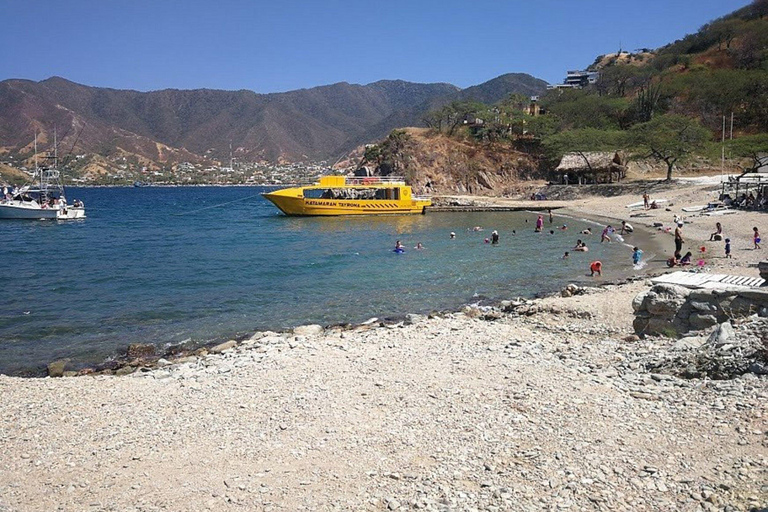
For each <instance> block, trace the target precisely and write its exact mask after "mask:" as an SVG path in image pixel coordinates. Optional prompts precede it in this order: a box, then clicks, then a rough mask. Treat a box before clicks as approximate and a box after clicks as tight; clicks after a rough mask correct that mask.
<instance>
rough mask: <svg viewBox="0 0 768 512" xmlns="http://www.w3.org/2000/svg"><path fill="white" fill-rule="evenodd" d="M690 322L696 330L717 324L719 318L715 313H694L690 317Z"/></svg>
mask: <svg viewBox="0 0 768 512" xmlns="http://www.w3.org/2000/svg"><path fill="white" fill-rule="evenodd" d="M688 324H689V325H690V326H691V329H692V330H694V331H700V330H702V329H707V328H709V327H712V326H713V325H716V324H717V318H716V317H715V316H714V315H708V314H704V313H693V314H692V315H691V316H689V317H688Z"/></svg>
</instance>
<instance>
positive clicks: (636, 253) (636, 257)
mask: <svg viewBox="0 0 768 512" xmlns="http://www.w3.org/2000/svg"><path fill="white" fill-rule="evenodd" d="M642 257H643V251H641V250H640V248H639V247H633V248H632V263H633V264H635V265H637V264H638V263H640V259H641V258H642Z"/></svg>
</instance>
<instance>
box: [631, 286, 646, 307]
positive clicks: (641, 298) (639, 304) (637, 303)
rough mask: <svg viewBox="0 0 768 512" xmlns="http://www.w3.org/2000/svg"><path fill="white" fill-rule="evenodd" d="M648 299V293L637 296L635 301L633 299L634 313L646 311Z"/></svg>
mask: <svg viewBox="0 0 768 512" xmlns="http://www.w3.org/2000/svg"><path fill="white" fill-rule="evenodd" d="M647 297H648V292H647V291H646V292H642V293H639V294H637V295H636V296H635V298H634V299H632V309H633V310H634V311H646V310H647V305H646V302H645V301H646V298H647Z"/></svg>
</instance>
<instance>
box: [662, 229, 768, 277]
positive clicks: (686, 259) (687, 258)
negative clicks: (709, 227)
mask: <svg viewBox="0 0 768 512" xmlns="http://www.w3.org/2000/svg"><path fill="white" fill-rule="evenodd" d="M676 221H677V224H676V227H675V233H674V236H675V252H674V253H673V255H672V257H671V258H669V259H668V260H667V266H669V267H675V266H678V265H679V266H687V265H690V264H691V258H692V257H693V254H692V253H691V251H687V252H686V253H685V254H684V255H681V254H682V251H683V244H684V243H686V241H685V238H684V237H683V226H684V225H685V222H684V221H683V219H682V218H678V219H676ZM724 237H725V235H724V233H723V225H722V224H721V223H720V222H717V223H715V231H714V232H713V233H711V234H710V235H709V241H710V242H719V241H723V242H724V247H723V249H724V251H725V256H724V257H725V258H729V259H730V258H731V257H732V256H731V239H730V238H728V237H725V239H724ZM760 242H761V238H760V230H759V229H758V227H757V226H755V227H753V228H752V249H760ZM699 251H700V252H701V256H702V257H701V258H700V259H699V261H698V263H697V264H698V266H699V267H703V266H704V264H705V262H704V258H703V256H704V254H705V253H706V247H704V246H701V248H700V249H699Z"/></svg>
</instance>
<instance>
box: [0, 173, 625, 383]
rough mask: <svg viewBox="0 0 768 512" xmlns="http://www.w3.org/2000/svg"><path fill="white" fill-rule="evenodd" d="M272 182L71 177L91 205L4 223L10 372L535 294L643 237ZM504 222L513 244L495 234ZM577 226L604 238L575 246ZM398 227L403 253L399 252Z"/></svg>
mask: <svg viewBox="0 0 768 512" xmlns="http://www.w3.org/2000/svg"><path fill="white" fill-rule="evenodd" d="M263 190H264V189H261V188H256V187H232V188H223V187H189V188H184V187H181V188H160V187H150V188H101V189H98V188H97V189H70V190H68V196H69V197H70V199H74V198H78V199H82V200H83V201H85V204H86V209H87V214H88V218H87V219H84V220H80V221H69V222H59V223H57V222H54V221H4V222H2V223H0V240H2V267H3V275H4V276H6V278H5V280H4V283H3V286H2V287H1V288H0V373H11V374H15V373H22V372H34V371H37V370H40V369H41V368H43V367H44V365H45V364H47V363H48V362H50V361H52V360H55V359H59V358H65V357H66V358H72V359H73V361H74V363H75V364H74V366H77V365H78V364H79V365H84V364H88V363H94V362H100V361H103V360H104V359H105V358H108V357H110V356H113V355H116V354H119V353H121V351H123V350H124V349H125V347H126V346H127V345H128V344H130V343H154V344H157V345H159V346H165V345H168V344H174V343H180V342H184V341H191V343H192V344H202V343H207V342H211V341H217V340H224V339H227V338H230V337H233V336H237V335H240V334H245V333H248V332H253V331H256V330H265V329H273V330H279V329H286V328H289V327H291V326H295V325H299V324H305V323H320V324H329V323H338V322H360V321H364V320H366V319H368V318H370V317H373V316H376V317H380V318H384V317H391V316H397V315H402V314H405V313H409V312H416V313H424V312H430V311H434V310H441V309H450V308H457V307H459V306H460V305H462V304H466V303H469V302H475V301H478V300H480V299H483V298H484V299H501V298H509V297H516V296H532V295H536V294H540V293H545V292H548V291H552V290H555V289H558V288H560V287H561V286H562V285H563V284H564V283H566V282H579V281H587V280H589V277H587V273H588V272H587V268H588V264H589V262H590V261H592V260H594V259H601V260H602V261H603V262H604V263H606V272H605V276H604V279H610V278H618V277H623V276H625V275H626V274H627V273H628V272H631V249H629V248H627V247H626V246H624V245H622V244H619V243H613V244H602V245H601V244H599V238H600V236H599V230H598V231H597V233H596V234H593V235H592V236H591V237H584V236H582V235H580V234H579V233H578V232H579V231H580V230H581V229H583V228H584V227H585V226H586V225H587V224H585V223H584V222H583V221H576V220H573V219H564V218H561V217H557V216H556V218H555V224H553V225H552V226H550V224H549V223H548V222H545V228H546V230H547V231H548V230H549V229H550V227H555V226H558V225H561V224H562V223H563V222H566V223H567V224H568V226H569V229H568V230H567V231H560V230H556V231H555V234H554V235H550V234H548V233H546V232H545V233H544V234H538V233H534V232H533V227H534V222H535V219H536V215H535V214H532V213H430V214H427V215H410V216H394V217H387V216H381V217H366V218H350V217H336V218H295V217H285V216H283V215H281V214H278V213H277V210H276V209H275V208H274V207H273V206H272V205H271V204H270V203H269V202H267V201H266V200H264V199H262V198H261V197H260V196H258V193H259V192H261V191H263ZM222 203H229V204H227V205H225V206H223V207H216V205H220V204H222ZM526 220H527V221H528V222H526ZM474 226H482V227H483V228H484V231H482V232H473V231H472V230H471V229H472V227H474ZM494 229H496V230H498V231H499V233H500V237H501V243H500V244H499V245H495V246H492V245H490V244H485V243H484V242H483V240H484V238H486V237H490V236H491V231H492V230H494ZM513 230H516V232H517V234H516V235H514V236H513V235H512V231H513ZM451 231H454V232H455V233H456V235H457V236H456V239H455V240H451V239H450V238H449V233H450V232H451ZM577 238H584V239H585V240H586V241H587V243H588V244H589V245H590V249H591V251H590V252H589V253H586V254H584V253H575V252H571V257H570V259H568V260H563V259H562V255H563V252H564V251H566V250H570V248H571V247H573V245H574V243H575V241H576V239H577ZM398 239H399V240H402V242H403V244H404V245H405V247H406V248H407V250H406V252H405V253H404V254H395V253H394V252H393V251H392V249H393V247H394V245H395V241H396V240H398ZM417 242H421V243H422V244H423V245H424V247H425V249H424V250H422V251H417V250H414V249H413V247H414V246H415V245H416V243H417Z"/></svg>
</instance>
